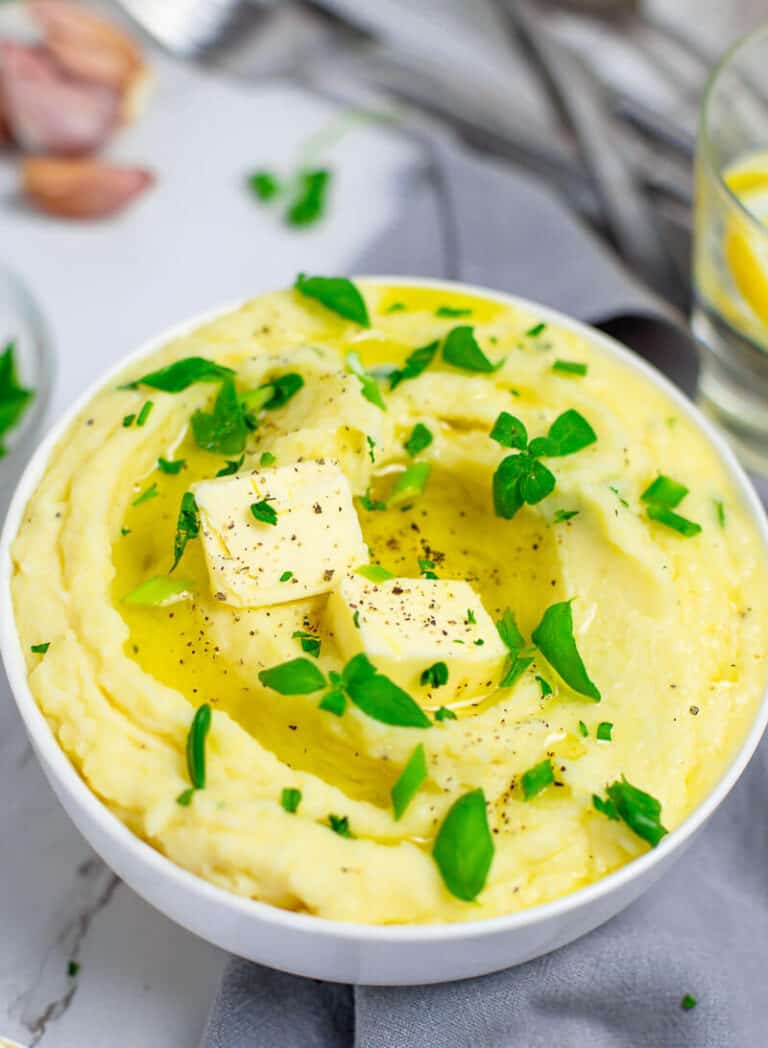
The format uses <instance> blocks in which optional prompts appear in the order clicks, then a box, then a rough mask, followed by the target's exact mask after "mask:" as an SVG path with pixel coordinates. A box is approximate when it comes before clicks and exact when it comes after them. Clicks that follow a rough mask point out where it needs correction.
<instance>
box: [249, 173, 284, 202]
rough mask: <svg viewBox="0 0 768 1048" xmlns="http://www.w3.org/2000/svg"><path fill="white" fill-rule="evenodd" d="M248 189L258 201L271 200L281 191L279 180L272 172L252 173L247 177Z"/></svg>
mask: <svg viewBox="0 0 768 1048" xmlns="http://www.w3.org/2000/svg"><path fill="white" fill-rule="evenodd" d="M247 183H248V188H249V189H250V190H251V192H252V193H253V194H254V195H255V196H257V197H258V198H259V200H264V201H267V200H272V199H273V197H276V196H277V195H278V193H279V192H280V189H281V183H280V179H279V178H278V176H277V175H276V174H274V172H272V171H254V172H253V173H252V174H250V175H248V179H247Z"/></svg>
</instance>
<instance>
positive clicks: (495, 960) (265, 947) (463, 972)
mask: <svg viewBox="0 0 768 1048" xmlns="http://www.w3.org/2000/svg"><path fill="white" fill-rule="evenodd" d="M366 279H371V278H366ZM375 280H376V282H379V283H397V284H401V285H403V284H410V285H413V286H429V287H444V288H446V289H450V290H454V291H459V292H464V293H468V294H477V295H485V296H487V297H490V298H494V299H496V300H498V301H500V302H506V303H511V304H513V305H518V306H521V307H523V308H525V309H528V310H535V312H536V314H537V315H539V316H540V317H541V318H542V319H543V320H544V321H547V322H549V323H552V324H553V325H555V324H556V325H559V326H561V327H564V328H567V329H570V330H571V331H574V332H576V333H578V334H580V335H582V336H583V337H585V338H588V339H589V340H591V341H592V342H593V343H594V344H596V345H597V346H599V347H600V348H601V349H602V350H604V351H605V352H606V353H607V354H609V355H610V356H612V357H615V358H618V359H619V360H621V361H622V362H623V363H624V364H626V365H627V366H628V367H630V368H632V369H633V370H634V371H635V372H637V373H639V374H640V375H643V376H644V377H645V378H646V379H647V380H648V381H649V382H651V383H652V384H653V385H654V386H656V387H657V388H659V389H661V390H663V391H664V392H665V393H666V394H667V395H668V396H669V397H670V398H671V399H672V400H673V402H674V403H675V405H676V407H677V409H678V410H679V411H680V412H681V413H683V414H684V415H685V416H687V418H688V419H689V420H690V421H691V422H692V423H693V424H694V425H695V426H696V427H697V428H698V429H699V430H700V432H701V433H702V434H703V435H704V437H705V438H706V439H707V440H708V441H709V443H710V444H711V445H712V446H713V447H714V448H715V450H716V451H717V453H718V455H719V457H720V459H721V461H722V462H723V463H724V465H725V467H726V468H727V470H728V473H729V474H730V476H731V479H732V481H733V483H734V486H735V488H736V489H737V491H738V492H739V493H740V494H741V496H742V498H743V500H744V504H745V506H746V507H747V509H748V510H749V511H750V513H751V514H752V517H753V519H754V522H755V527H756V529H757V530H758V532H759V534H760V536H761V537H762V539H763V542H764V543H765V547H766V551H768V523H767V522H766V518H765V514H764V512H763V509H762V506H761V504H760V502H759V500H758V498H757V496H756V494H755V492H754V490H753V488H752V486H751V484H750V482H749V480H748V479H747V477H746V475H745V473H744V471H743V470H742V468H741V466H740V465H739V463H738V462H737V460H736V458H735V456H734V454H733V452H732V451H731V450H730V448H729V447H728V446H727V445H726V443H725V441H724V440H723V438H722V437H721V436H720V434H719V433H718V432H717V431H716V430H715V428H714V427H713V426H712V424H711V423H710V422H708V421H707V420H706V419H705V418H704V417H703V416H702V415H701V414H700V412H699V411H698V410H697V409H696V408H695V407H694V406H693V405H692V404H691V403H690V402H689V401H688V400H687V399H686V398H685V397H684V396H683V395H682V394H681V393H680V392H679V391H678V390H677V389H676V388H675V387H674V386H673V385H672V384H671V383H670V382H669V381H668V380H667V379H666V378H664V376H662V375H661V374H660V373H659V372H657V371H656V370H655V369H653V368H652V367H651V366H650V365H649V364H647V363H645V362H644V361H642V360H640V359H639V358H638V357H637V356H635V355H634V354H633V353H631V352H630V351H629V350H627V349H626V348H624V347H623V346H621V345H620V344H619V343H617V342H615V341H614V340H613V339H611V338H609V337H608V336H606V335H604V334H602V333H601V332H598V331H595V330H594V329H591V328H589V327H588V326H586V325H584V324H580V323H578V322H577V321H574V320H571V319H569V318H568V317H566V316H563V315H562V314H560V313H558V312H556V311H555V310H552V309H547V308H545V307H543V306H538V305H536V304H535V303H531V302H527V301H525V300H522V299H517V298H515V297H514V296H510V295H503V294H500V293H497V292H492V291H488V290H486V289H484V288H479V287H473V286H470V285H461V284H451V283H449V282H446V281H434V280H429V281H427V280H417V279H409V278H396V277H377V278H375ZM232 308H236V306H228V307H226V308H225V309H218V310H214V311H211V312H208V313H206V314H204V315H202V316H199V317H195V318H194V319H193V320H191V321H188V322H187V323H185V324H182V325H180V326H179V327H177V328H175V329H173V330H171V331H166V332H164V333H163V334H161V335H160V336H158V337H157V338H155V339H153V340H152V341H151V342H149V343H147V344H146V345H144V346H142V347H140V348H139V349H138V350H137V351H136V352H135V353H133V354H131V356H130V357H128V358H126V359H124V360H122V361H121V362H120V364H119V365H118V366H117V367H116V368H113V369H112V370H111V371H110V372H109V373H108V374H107V375H105V376H104V377H103V378H102V379H101V380H100V381H99V382H98V383H96V384H95V385H94V386H92V387H91V388H90V389H88V390H87V391H86V392H85V393H84V394H83V396H82V397H81V398H80V399H79V400H78V402H77V403H76V404H74V405H73V406H72V407H71V408H70V410H69V411H67V412H66V413H65V415H64V417H63V418H62V419H61V420H60V421H59V423H58V425H57V426H56V427H55V428H54V430H53V432H51V433H50V434H49V435H48V437H47V438H46V439H45V441H44V442H43V443H42V445H41V446H40V447H39V448H38V450H37V453H36V454H35V456H34V458H33V459H32V461H31V462H30V464H29V466H28V467H27V469H26V471H25V473H24V476H23V477H22V479H21V482H20V483H19V486H18V488H17V490H16V493H15V495H14V498H13V502H12V504H11V507H10V510H9V512H8V517H7V519H6V522H5V527H4V529H3V533H2V537H1V538H0V651H1V652H2V657H3V660H4V662H5V667H6V671H7V673H8V678H9V680H10V683H11V688H12V690H13V693H14V697H15V699H16V703H17V705H18V708H19V711H20V713H21V716H22V718H23V720H24V723H25V725H26V728H27V731H28V733H29V737H30V740H31V742H32V745H33V747H34V749H35V752H36V753H37V756H38V758H39V760H40V763H41V765H42V767H43V770H44V771H45V774H46V775H47V777H48V780H49V782H50V783H51V786H52V787H53V789H54V791H55V792H56V794H57V796H58V798H59V800H60V801H61V803H62V804H63V806H64V808H65V809H66V811H67V812H68V813H69V815H70V817H71V818H72V820H73V822H74V823H75V825H76V826H77V827H78V829H79V830H80V831H81V833H82V834H83V836H84V837H85V838H86V839H87V840H88V842H89V843H90V844H91V845H92V847H93V848H94V849H95V850H96V851H97V852H98V853H99V854H100V855H101V856H102V858H103V859H104V860H105V862H107V863H108V864H109V865H110V866H111V867H112V869H113V870H114V871H115V872H116V873H117V874H118V875H119V876H120V877H121V878H122V879H123V880H124V881H125V882H126V883H127V884H128V885H130V887H131V888H133V890H134V891H136V892H137V893H138V894H139V895H141V896H142V897H143V898H144V899H146V900H147V901H148V902H149V903H151V904H152V905H153V906H155V907H156V908H157V909H158V910H160V911H161V912H162V913H164V914H166V915H167V916H168V917H171V918H172V919H173V920H175V921H177V922H178V923H179V924H181V925H183V926H184V927H185V928H188V929H189V930H190V931H193V932H195V933H196V934H198V935H200V936H202V937H203V938H204V939H207V940H208V941H209V942H212V943H215V944H216V945H217V946H220V947H223V948H224V949H226V950H229V951H231V952H232V953H235V954H238V955H240V956H241V957H246V958H249V959H250V960H253V961H257V962H259V963H261V964H266V965H269V966H270V967H273V968H278V969H281V970H283V971H288V972H294V973H296V974H298V975H305V976H310V977H312V978H318V979H326V980H331V981H336V982H353V983H364V984H373V985H411V984H423V983H435V982H444V981H448V980H452V979H463V978H468V977H470V976H477V975H484V974H486V973H487V972H492V971H496V970H499V969H501V968H507V967H510V966H512V965H516V964H522V963H523V962H525V961H528V960H531V959H532V958H534V957H538V956H540V955H542V954H544V953H547V952H549V951H550V950H554V949H557V948H558V947H559V946H563V945H565V944H566V943H568V942H572V941H573V940H574V939H577V938H578V937H579V936H581V935H584V934H585V933H586V932H589V931H591V930H592V929H593V928H596V927H597V926H598V925H600V924H602V923H603V922H604V921H607V920H608V919H609V918H610V917H613V916H614V915H615V914H617V913H618V912H619V911H620V910H623V909H624V908H625V907H626V906H628V905H629V904H630V903H631V902H633V901H634V900H635V899H636V898H637V897H638V896H639V895H641V894H642V893H643V892H644V891H646V890H647V889H648V888H649V887H650V886H651V885H652V884H653V883H654V882H655V881H656V880H658V878H659V877H661V876H662V874H663V873H664V872H665V870H667V869H668V867H669V866H670V865H671V864H672V862H673V861H674V860H675V859H676V858H678V857H679V856H680V855H681V854H682V852H683V851H684V850H685V848H686V847H688V845H689V844H690V843H691V842H692V840H693V839H694V837H695V836H696V834H697V833H698V832H699V831H700V830H701V829H702V827H703V826H704V825H705V823H706V821H707V820H708V819H709V818H710V816H711V815H712V814H713V812H714V811H715V810H716V808H717V807H718V806H719V805H720V804H721V802H722V801H723V800H724V799H725V797H726V796H727V795H728V793H729V791H730V790H731V788H732V787H733V785H734V783H735V782H736V781H737V779H738V778H739V776H740V775H741V773H742V772H743V771H744V768H745V767H746V765H747V762H748V761H749V759H750V757H751V756H752V754H753V752H754V750H755V748H756V746H757V744H758V742H759V741H760V738H761V736H762V735H763V732H764V730H765V727H766V723H767V722H768V692H766V695H765V696H764V697H763V701H762V703H761V705H760V708H759V710H758V711H757V713H756V715H755V719H754V722H753V724H752V726H751V728H750V730H749V731H748V732H747V734H746V737H745V738H744V740H743V742H742V744H741V746H740V747H739V749H738V751H737V752H736V753H735V754H734V756H733V758H732V760H731V762H730V764H729V765H728V767H727V768H725V769H724V771H723V774H722V776H721V778H720V779H719V781H718V783H717V785H716V786H715V787H714V788H713V789H712V791H711V792H710V793H709V795H708V796H707V797H706V798H705V799H704V800H703V801H702V802H701V804H699V805H698V807H697V808H696V809H695V810H694V811H693V812H691V814H690V815H689V816H688V818H687V819H686V820H685V821H684V822H683V823H682V824H681V825H680V826H678V827H677V828H676V829H674V830H673V831H672V832H671V833H669V834H668V835H667V836H666V837H665V838H664V839H663V840H662V842H661V843H660V844H659V846H658V847H657V848H654V849H653V850H652V851H649V852H647V853H646V854H644V855H642V856H641V857H640V858H638V859H636V860H635V861H633V862H631V863H629V864H627V865H626V866H623V867H622V868H620V869H618V870H616V871H615V872H614V873H611V874H609V876H607V877H605V878H603V879H602V880H600V881H598V882H596V883H594V884H591V885H589V886H588V887H586V888H582V889H580V890H579V891H576V892H574V893H573V894H571V895H567V896H564V897H563V898H561V899H557V900H556V901H554V902H550V903H547V904H545V905H542V906H537V907H534V908H532V909H529V910H524V911H521V912H519V913H514V914H510V915H508V916H502V917H494V918H489V919H485V920H480V921H467V922H464V923H457V924H440V925H400V926H370V925H363V924H348V923H343V922H340V921H330V920H325V919H322V918H318V917H313V916H308V915H305V914H297V913H292V912H289V911H286V910H281V909H277V908H275V907H273V906H269V905H267V904H265V903H261V902H255V901H253V900H250V899H245V898H241V897H239V896H237V895H233V894H231V893H230V892H227V891H225V890H224V889H222V888H218V887H216V886H214V885H213V884H209V883H208V882H206V881H203V880H201V879H200V878H198V877H196V876H195V875H194V874H192V873H189V872H188V871H186V870H184V869H182V868H181V867H179V866H176V865H175V864H174V863H172V862H171V861H170V860H168V859H167V858H165V857H164V856H163V855H161V854H160V853H159V852H157V851H155V850H154V849H153V848H151V847H150V846H149V845H148V844H146V843H145V842H144V841H142V840H141V839H140V838H138V837H136V836H134V834H132V833H131V832H130V830H128V829H127V827H126V826H124V825H123V824H122V823H121V822H120V821H119V820H118V819H117V818H116V817H115V816H114V815H112V813H111V812H110V811H109V810H108V809H107V808H106V807H105V806H104V805H103V804H102V803H101V802H100V801H99V800H98V798H97V797H96V796H95V795H94V794H93V793H92V792H91V791H90V790H89V789H88V787H87V786H86V785H85V783H84V782H83V780H82V779H81V778H80V776H79V775H78V774H77V772H76V771H75V769H74V767H73V766H72V764H71V763H70V762H69V760H68V758H67V757H66V755H65V754H64V752H63V750H61V749H60V747H59V745H58V743H57V742H56V739H55V738H54V736H53V734H52V732H51V730H50V728H49V726H48V723H47V721H46V720H45V717H44V716H43V714H42V713H41V711H40V709H39V708H38V706H37V703H36V702H35V699H34V697H33V695H32V693H31V691H30V689H29V686H28V684H27V673H26V666H25V662H24V658H23V654H22V651H21V646H20V643H19V638H18V636H17V633H16V627H15V624H14V618H13V607H12V602H11V590H10V580H11V555H10V547H11V544H12V542H13V539H14V538H15V535H16V532H17V530H18V527H19V523H20V520H21V517H22V513H23V511H24V507H25V505H26V503H27V501H28V499H29V498H30V496H31V495H32V492H33V491H34V489H35V488H36V486H37V484H38V482H39V480H40V478H41V477H42V475H43V472H44V470H45V467H46V464H47V461H48V457H49V455H50V453H51V451H52V450H53V448H54V447H55V445H56V443H57V441H59V440H60V439H61V437H62V435H63V434H64V432H65V431H66V429H67V427H68V426H69V425H70V423H71V422H72V420H73V419H74V417H75V416H76V415H77V414H78V413H79V412H80V411H81V410H82V409H83V408H84V406H85V405H86V403H87V402H88V401H89V400H90V398H91V397H92V396H93V395H94V394H95V393H96V392H97V390H98V389H100V388H101V387H102V386H103V385H104V384H106V383H107V382H109V381H111V380H112V379H113V378H114V376H115V375H116V374H117V373H118V372H121V371H122V370H123V369H124V367H125V366H126V364H127V363H130V362H137V361H139V360H140V359H141V358H142V357H144V356H146V355H147V354H149V353H152V352H153V351H155V350H156V349H158V348H160V346H162V345H163V344H165V343H166V342H167V341H169V340H170V339H171V338H175V337H177V336H178V335H180V334H181V333H182V332H184V331H186V330H189V329H192V328H195V327H197V326H198V325H200V324H202V323H204V322H206V321H209V320H211V319H212V318H213V317H214V316H217V315H219V314H220V313H223V312H226V311H227V310H228V309H232Z"/></svg>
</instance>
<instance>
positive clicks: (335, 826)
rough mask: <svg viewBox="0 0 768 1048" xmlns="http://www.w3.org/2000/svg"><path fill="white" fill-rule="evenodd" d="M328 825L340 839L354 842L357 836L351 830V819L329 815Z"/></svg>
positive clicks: (344, 816)
mask: <svg viewBox="0 0 768 1048" xmlns="http://www.w3.org/2000/svg"><path fill="white" fill-rule="evenodd" d="M328 825H329V826H330V828H331V829H332V830H333V832H334V833H338V835H339V837H347V838H349V840H352V839H353V838H354V836H355V835H354V833H352V831H351V830H350V828H349V817H348V816H347V815H329V816H328Z"/></svg>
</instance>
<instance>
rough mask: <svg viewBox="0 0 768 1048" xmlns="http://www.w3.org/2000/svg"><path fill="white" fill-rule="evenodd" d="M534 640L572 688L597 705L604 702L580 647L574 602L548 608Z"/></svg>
mask: <svg viewBox="0 0 768 1048" xmlns="http://www.w3.org/2000/svg"><path fill="white" fill-rule="evenodd" d="M531 640H532V641H533V643H534V644H535V645H536V646H537V647H538V649H539V651H540V652H541V653H542V655H543V656H544V658H545V659H546V660H547V662H548V663H549V664H550V666H552V668H553V669H554V670H556V671H557V673H558V674H559V675H560V676H561V677H562V679H563V680H564V681H565V683H566V684H567V685H568V687H569V688H572V689H573V691H576V692H578V693H579V695H585V696H586V697H587V698H590V699H592V700H593V701H594V702H599V701H600V692H599V691H598V689H597V687H596V685H595V684H594V683H593V682H592V681H591V680H590V678H589V675H588V674H587V671H586V669H585V667H584V663H583V662H582V659H581V655H580V654H579V651H578V648H577V647H576V640H575V638H574V635H573V614H572V612H571V602H570V601H568V600H565V601H561V602H560V603H559V604H552V605H551V606H550V607H548V608H547V610H546V611H545V612H544V615H543V617H542V620H541V622H540V623H539V625H538V626H537V627H536V629H535V630H534V631H533V633H532V634H531Z"/></svg>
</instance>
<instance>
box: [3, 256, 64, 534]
mask: <svg viewBox="0 0 768 1048" xmlns="http://www.w3.org/2000/svg"><path fill="white" fill-rule="evenodd" d="M10 341H13V342H14V343H15V345H16V352H15V358H16V363H17V367H18V372H19V381H20V382H21V384H22V385H23V386H25V387H26V388H28V389H31V390H33V391H34V397H33V399H32V400H31V401H30V403H29V406H28V408H27V410H26V411H25V412H24V414H23V415H22V417H21V419H20V420H19V424H18V426H16V427H15V428H14V429H13V430H11V431H10V432H9V433H7V434H5V435H4V436H3V444H4V445H5V449H6V452H5V455H4V456H3V457H2V458H0V522H2V519H3V517H4V516H5V511H6V509H7V507H8V503H9V501H10V498H11V495H12V493H13V488H14V486H15V485H16V482H17V480H18V479H19V477H20V475H21V472H22V470H23V469H24V465H25V463H26V461H27V459H28V458H29V456H30V454H31V453H32V450H33V448H34V446H35V444H36V443H37V441H38V439H39V437H40V433H41V431H42V428H43V424H44V422H45V416H46V411H47V408H48V403H49V400H50V394H51V389H52V387H53V379H54V357H53V349H52V344H51V340H50V337H49V335H48V328H47V326H46V323H45V321H44V319H43V316H42V313H41V312H40V309H39V308H38V306H37V303H36V302H35V300H34V298H33V297H32V294H31V293H30V291H29V290H28V289H27V287H26V286H25V285H24V283H23V282H22V281H21V280H20V279H19V278H18V277H17V276H15V274H13V273H11V272H10V271H9V270H7V269H5V268H4V267H3V266H0V347H4V346H5V345H6V343H7V342H10Z"/></svg>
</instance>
